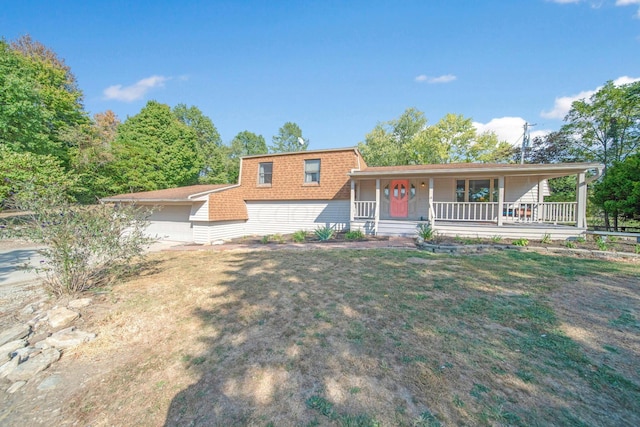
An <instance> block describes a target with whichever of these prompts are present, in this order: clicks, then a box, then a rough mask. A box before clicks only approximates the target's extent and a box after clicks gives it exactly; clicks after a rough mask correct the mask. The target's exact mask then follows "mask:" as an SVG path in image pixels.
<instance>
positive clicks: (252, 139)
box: [227, 130, 268, 182]
mask: <svg viewBox="0 0 640 427" xmlns="http://www.w3.org/2000/svg"><path fill="white" fill-rule="evenodd" d="M267 152H268V149H267V143H266V141H265V140H264V137H263V136H262V135H256V134H255V133H252V132H249V131H246V130H245V131H242V132H240V133H239V134H237V135H236V136H235V137H234V138H233V140H232V141H231V148H230V149H229V158H228V165H227V175H228V176H229V182H237V181H238V174H239V171H240V158H241V157H243V156H254V155H257V154H267Z"/></svg>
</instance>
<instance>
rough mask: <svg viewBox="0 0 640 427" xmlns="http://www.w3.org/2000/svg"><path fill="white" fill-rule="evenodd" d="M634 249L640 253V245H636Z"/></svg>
mask: <svg viewBox="0 0 640 427" xmlns="http://www.w3.org/2000/svg"><path fill="white" fill-rule="evenodd" d="M634 251H635V253H637V254H640V245H636V246H635V247H634Z"/></svg>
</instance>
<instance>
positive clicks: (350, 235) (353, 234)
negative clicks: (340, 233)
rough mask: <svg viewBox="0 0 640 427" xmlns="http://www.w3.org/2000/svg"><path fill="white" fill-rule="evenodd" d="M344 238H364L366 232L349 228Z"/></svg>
mask: <svg viewBox="0 0 640 427" xmlns="http://www.w3.org/2000/svg"><path fill="white" fill-rule="evenodd" d="M344 238H345V239H347V240H362V239H364V233H363V232H362V231H361V230H349V231H347V232H346V233H345V235H344Z"/></svg>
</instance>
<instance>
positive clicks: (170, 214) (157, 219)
mask: <svg viewBox="0 0 640 427" xmlns="http://www.w3.org/2000/svg"><path fill="white" fill-rule="evenodd" d="M190 213H191V206H182V205H176V206H171V205H165V206H164V207H163V208H162V210H159V211H157V212H154V213H153V214H152V215H151V217H150V218H149V221H150V224H149V227H148V228H147V233H149V235H151V236H157V237H159V238H160V239H161V240H173V241H176V242H193V228H192V225H191V222H190V221H189V214H190Z"/></svg>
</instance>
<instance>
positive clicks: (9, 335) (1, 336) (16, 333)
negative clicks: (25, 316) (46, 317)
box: [0, 325, 31, 345]
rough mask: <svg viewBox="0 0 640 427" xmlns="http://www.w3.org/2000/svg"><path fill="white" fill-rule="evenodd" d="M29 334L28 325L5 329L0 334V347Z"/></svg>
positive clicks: (29, 328)
mask: <svg viewBox="0 0 640 427" xmlns="http://www.w3.org/2000/svg"><path fill="white" fill-rule="evenodd" d="M29 332H31V326H29V325H15V326H12V327H10V328H9V329H5V330H4V331H2V332H0V345H5V344H6V343H8V342H11V341H15V340H19V339H20V338H24V337H26V336H27V335H29Z"/></svg>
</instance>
